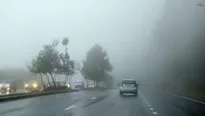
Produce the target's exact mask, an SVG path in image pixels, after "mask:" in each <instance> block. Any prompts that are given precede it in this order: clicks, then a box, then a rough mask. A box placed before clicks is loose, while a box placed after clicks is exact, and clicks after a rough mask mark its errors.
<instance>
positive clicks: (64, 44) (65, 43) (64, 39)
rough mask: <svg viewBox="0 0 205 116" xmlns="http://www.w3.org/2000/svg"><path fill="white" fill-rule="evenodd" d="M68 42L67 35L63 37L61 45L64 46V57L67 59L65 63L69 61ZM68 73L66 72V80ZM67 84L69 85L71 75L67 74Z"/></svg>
mask: <svg viewBox="0 0 205 116" xmlns="http://www.w3.org/2000/svg"><path fill="white" fill-rule="evenodd" d="M68 43H69V39H68V38H67V37H64V38H63V41H62V44H63V46H65V59H66V60H67V61H66V62H67V65H68V63H69V55H68ZM68 76H69V75H68V74H67V73H66V80H68ZM69 85H70V87H71V77H70V76H69Z"/></svg>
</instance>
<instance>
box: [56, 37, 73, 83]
mask: <svg viewBox="0 0 205 116" xmlns="http://www.w3.org/2000/svg"><path fill="white" fill-rule="evenodd" d="M68 42H69V39H68V38H66V37H65V38H64V39H63V41H62V45H64V47H65V53H64V54H63V53H61V54H60V55H59V58H60V62H61V68H59V69H60V70H59V71H60V72H61V73H63V74H65V75H66V77H65V82H66V81H67V80H68V77H69V84H70V86H71V75H73V74H74V64H75V62H74V61H72V60H70V56H69V54H68Z"/></svg>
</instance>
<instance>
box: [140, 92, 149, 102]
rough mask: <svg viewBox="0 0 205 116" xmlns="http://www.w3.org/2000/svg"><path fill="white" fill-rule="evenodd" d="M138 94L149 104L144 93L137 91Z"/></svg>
mask: <svg viewBox="0 0 205 116" xmlns="http://www.w3.org/2000/svg"><path fill="white" fill-rule="evenodd" d="M139 94H140V95H141V96H142V98H143V99H144V101H145V103H146V104H149V103H148V101H147V100H146V98H145V97H144V95H143V94H142V93H141V92H139Z"/></svg>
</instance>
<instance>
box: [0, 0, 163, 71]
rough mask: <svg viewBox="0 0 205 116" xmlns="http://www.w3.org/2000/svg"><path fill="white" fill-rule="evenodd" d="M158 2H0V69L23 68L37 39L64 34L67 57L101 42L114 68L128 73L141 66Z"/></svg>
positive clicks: (43, 40) (46, 40) (79, 55)
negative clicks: (67, 42)
mask: <svg viewBox="0 0 205 116" xmlns="http://www.w3.org/2000/svg"><path fill="white" fill-rule="evenodd" d="M163 4H164V1H163V0H155V1H153V2H150V1H149V0H143V1H138V0H137V1H136V0H129V1H123V0H112V1H110V0H103V1H96V0H86V1H85V0H78V1H71V0H58V1H55V0H44V1H42V0H35V1H28V0H21V1H15V0H11V1H8V0H4V1H1V3H0V14H1V18H0V25H1V26H0V32H1V33H0V43H1V46H0V48H1V49H0V52H1V57H0V68H1V69H5V68H24V69H25V68H26V65H27V64H28V63H29V62H30V61H31V59H32V57H34V56H35V55H36V54H37V53H38V51H39V50H40V49H41V48H42V45H43V44H47V43H50V42H51V41H53V40H54V39H57V40H62V38H63V37H68V38H69V39H70V42H69V53H70V56H71V58H72V59H74V60H76V61H82V60H83V59H84V58H85V55H86V52H87V51H88V50H89V49H90V48H91V47H92V45H94V44H96V43H97V44H101V45H102V46H103V47H104V48H105V49H106V50H107V52H108V54H109V57H110V60H111V62H112V64H113V66H114V67H115V70H114V73H115V74H118V73H119V72H122V71H123V72H122V73H124V72H127V74H129V73H130V72H132V71H133V67H135V66H139V65H142V63H141V59H143V57H141V56H142V54H143V53H144V51H148V49H147V42H148V41H149V40H150V39H151V38H152V37H151V35H152V32H153V29H154V25H155V23H156V22H157V20H159V18H160V15H161V12H162V8H163ZM153 9H154V10H153ZM133 62H135V63H134V64H133ZM119 75H121V74H119ZM124 75H126V74H124Z"/></svg>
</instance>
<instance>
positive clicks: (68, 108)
mask: <svg viewBox="0 0 205 116" xmlns="http://www.w3.org/2000/svg"><path fill="white" fill-rule="evenodd" d="M75 107H76V106H74V105H73V106H70V107H67V108H65V109H64V110H70V109H72V108H75Z"/></svg>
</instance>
